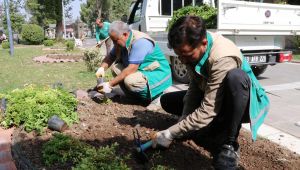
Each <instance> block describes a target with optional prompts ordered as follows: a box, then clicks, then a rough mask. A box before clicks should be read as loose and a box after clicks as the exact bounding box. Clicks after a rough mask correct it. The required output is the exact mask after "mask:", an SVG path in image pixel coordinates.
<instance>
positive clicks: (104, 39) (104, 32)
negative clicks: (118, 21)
mask: <svg viewBox="0 0 300 170" xmlns="http://www.w3.org/2000/svg"><path fill="white" fill-rule="evenodd" d="M109 26H110V23H109V22H105V21H104V22H102V21H101V19H99V18H98V19H96V41H97V45H96V46H97V47H100V46H101V45H102V44H103V43H105V45H106V54H108V53H109V52H110V50H111V49H112V41H111V39H110V38H109V34H108V31H109Z"/></svg>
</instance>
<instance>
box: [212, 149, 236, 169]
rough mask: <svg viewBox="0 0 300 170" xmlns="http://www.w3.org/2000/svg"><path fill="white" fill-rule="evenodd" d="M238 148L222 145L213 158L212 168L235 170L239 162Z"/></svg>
mask: <svg viewBox="0 0 300 170" xmlns="http://www.w3.org/2000/svg"><path fill="white" fill-rule="evenodd" d="M239 157H240V156H239V146H238V144H237V145H236V146H233V145H228V144H224V145H222V147H221V149H220V151H219V152H218V154H217V155H215V156H214V160H213V166H214V168H215V169H216V170H235V169H237V167H238V162H239Z"/></svg>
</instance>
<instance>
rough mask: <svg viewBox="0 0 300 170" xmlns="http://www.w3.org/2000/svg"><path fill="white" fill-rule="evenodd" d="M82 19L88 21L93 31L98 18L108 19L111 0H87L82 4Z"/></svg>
mask: <svg viewBox="0 0 300 170" xmlns="http://www.w3.org/2000/svg"><path fill="white" fill-rule="evenodd" d="M80 8H81V10H80V19H81V21H82V22H84V23H86V24H87V25H88V27H89V29H90V30H91V32H93V29H94V24H95V20H96V19H97V18H103V19H104V20H107V19H108V14H109V9H110V0H87V2H86V3H84V4H81V6H80Z"/></svg>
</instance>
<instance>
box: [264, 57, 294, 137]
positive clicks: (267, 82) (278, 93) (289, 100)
mask: <svg viewBox="0 0 300 170" xmlns="http://www.w3.org/2000/svg"><path fill="white" fill-rule="evenodd" d="M259 81H260V82H261V84H262V85H263V86H264V88H265V89H266V91H267V92H269V94H268V96H269V98H270V101H271V108H270V113H269V115H268V116H267V118H266V121H265V123H266V124H267V125H269V126H272V127H274V128H276V129H279V130H281V131H283V132H286V133H289V134H291V135H293V136H295V137H297V138H300V100H299V99H300V64H296V63H283V64H277V65H275V66H273V67H272V66H271V67H269V68H268V69H267V71H266V72H265V73H264V74H262V76H261V77H260V78H259Z"/></svg>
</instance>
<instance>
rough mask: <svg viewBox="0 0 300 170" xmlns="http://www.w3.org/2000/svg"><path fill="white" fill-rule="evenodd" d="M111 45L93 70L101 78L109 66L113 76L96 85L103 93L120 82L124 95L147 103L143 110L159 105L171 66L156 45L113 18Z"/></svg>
mask: <svg viewBox="0 0 300 170" xmlns="http://www.w3.org/2000/svg"><path fill="white" fill-rule="evenodd" d="M109 35H110V38H111V39H112V41H113V43H114V48H113V49H112V50H111V51H110V53H109V54H108V55H107V56H106V57H105V58H104V60H103V62H102V63H101V64H100V67H99V69H98V70H97V72H96V76H97V77H104V71H105V70H106V69H107V68H109V67H111V71H112V73H113V75H114V76H115V77H114V78H113V79H112V80H110V81H109V82H105V83H102V84H100V85H99V88H100V89H103V92H104V93H105V94H109V93H111V92H112V91H113V87H114V86H116V85H120V87H121V88H122V89H123V91H124V92H125V94H126V95H128V96H133V97H136V98H137V99H138V100H141V99H142V100H143V101H145V102H147V103H149V105H148V107H147V109H148V110H151V111H157V110H158V109H159V108H160V103H159V102H160V100H159V97H160V96H161V95H162V94H163V92H164V91H165V90H166V89H167V88H168V87H169V86H171V84H172V75H171V68H170V66H169V63H168V61H167V59H166V58H165V56H164V54H163V52H162V51H161V49H160V47H159V46H158V44H157V43H156V42H155V41H154V40H153V39H152V38H151V37H150V36H148V35H147V34H145V33H143V32H139V31H135V30H132V29H130V28H129V26H128V25H127V24H126V23H124V22H122V21H114V22H113V23H111V25H110V28H109Z"/></svg>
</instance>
